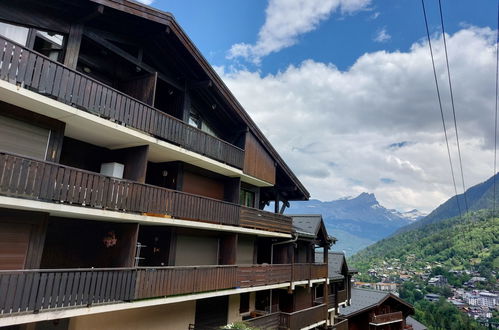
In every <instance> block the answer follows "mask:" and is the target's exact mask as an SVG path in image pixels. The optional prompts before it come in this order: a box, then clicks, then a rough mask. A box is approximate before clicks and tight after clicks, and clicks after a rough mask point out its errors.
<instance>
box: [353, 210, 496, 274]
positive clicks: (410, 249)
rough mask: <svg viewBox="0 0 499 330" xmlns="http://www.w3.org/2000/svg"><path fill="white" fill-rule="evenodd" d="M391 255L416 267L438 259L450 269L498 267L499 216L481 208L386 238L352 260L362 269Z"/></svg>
mask: <svg viewBox="0 0 499 330" xmlns="http://www.w3.org/2000/svg"><path fill="white" fill-rule="evenodd" d="M390 258H396V259H399V260H400V263H412V264H413V266H414V268H416V269H417V268H421V269H422V268H423V267H424V266H425V265H427V264H428V263H435V262H437V263H440V264H441V265H442V266H443V267H444V268H447V269H469V268H470V267H476V268H477V269H479V270H480V272H481V273H482V271H483V272H484V273H487V272H490V271H491V270H492V269H498V268H499V218H497V217H491V216H490V212H488V211H480V212H475V213H472V214H470V215H467V216H466V217H463V218H451V219H447V220H443V221H440V222H438V223H433V224H429V225H426V226H424V227H422V228H418V229H414V230H411V231H408V232H404V233H400V234H397V235H395V236H392V237H389V238H386V239H383V240H381V241H379V242H377V243H375V244H373V245H371V246H369V247H368V248H366V249H364V250H362V251H360V252H359V253H357V254H356V255H355V256H353V257H352V258H351V263H352V265H353V266H354V267H357V268H358V269H359V270H360V271H363V270H367V269H368V268H370V267H372V265H373V264H376V263H380V262H382V261H383V260H386V259H390Z"/></svg>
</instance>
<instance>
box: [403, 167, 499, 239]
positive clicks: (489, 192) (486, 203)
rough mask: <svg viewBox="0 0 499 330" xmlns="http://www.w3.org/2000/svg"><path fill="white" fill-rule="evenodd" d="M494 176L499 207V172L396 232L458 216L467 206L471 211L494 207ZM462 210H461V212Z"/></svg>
mask: <svg viewBox="0 0 499 330" xmlns="http://www.w3.org/2000/svg"><path fill="white" fill-rule="evenodd" d="M494 178H495V180H496V183H497V184H496V203H497V207H498V208H499V174H496V175H495V176H492V177H491V178H489V179H488V180H487V181H485V182H482V183H479V184H477V185H475V186H473V187H471V188H469V189H468V190H466V192H465V193H464V194H460V195H457V197H456V196H454V197H452V198H450V199H448V200H447V201H446V202H445V203H443V204H441V205H440V206H439V207H437V208H436V209H435V210H433V211H432V212H431V213H430V214H428V215H427V216H426V217H423V218H422V219H420V220H418V221H416V222H414V223H412V224H409V225H407V226H405V227H402V228H400V229H399V230H398V231H397V232H396V233H402V232H406V231H409V230H412V229H416V228H421V227H423V226H425V225H427V224H430V223H436V222H439V221H442V220H444V219H448V218H452V217H457V216H459V215H460V213H461V214H464V213H465V210H466V206H467V207H468V210H469V211H478V210H482V209H492V208H493V204H494ZM460 211H461V212H460Z"/></svg>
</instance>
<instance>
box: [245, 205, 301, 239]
mask: <svg viewBox="0 0 499 330" xmlns="http://www.w3.org/2000/svg"><path fill="white" fill-rule="evenodd" d="M240 219H241V220H240V221H241V226H244V227H247V228H255V229H264V228H265V229H264V230H273V231H280V232H286V233H290V232H292V229H293V228H292V227H293V223H292V220H291V218H290V217H287V216H285V215H282V214H277V213H271V212H265V211H262V210H259V209H254V208H250V207H241V213H240Z"/></svg>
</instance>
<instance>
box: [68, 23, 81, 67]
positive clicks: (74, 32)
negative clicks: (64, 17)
mask: <svg viewBox="0 0 499 330" xmlns="http://www.w3.org/2000/svg"><path fill="white" fill-rule="evenodd" d="M82 35H83V24H71V27H70V28H69V35H68V43H67V45H66V54H65V55H64V65H65V66H67V67H69V68H70V69H73V70H74V69H76V65H77V63H78V55H79V54H80V46H81V36H82Z"/></svg>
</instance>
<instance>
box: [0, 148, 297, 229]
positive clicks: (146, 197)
mask: <svg viewBox="0 0 499 330" xmlns="http://www.w3.org/2000/svg"><path fill="white" fill-rule="evenodd" d="M0 195H5V196H10V197H19V198H26V199H31V200H37V201H44V202H53V203H65V204H69V205H77V206H85V207H91V208H98V209H105V210H112V211H120V212H129V213H139V214H145V213H154V214H161V215H164V216H166V217H172V218H179V219H186V220H193V221H202V222H210V223H216V224H222V225H230V226H241V227H247V228H255V227H254V226H252V225H251V224H250V223H249V222H248V220H246V221H240V216H241V213H244V212H245V211H244V210H246V208H245V207H242V206H240V205H237V204H232V203H228V202H224V201H220V200H216V199H211V198H207V197H202V196H197V195H193V194H188V193H184V192H181V191H176V190H170V189H166V188H162V187H157V186H152V185H147V184H142V183H138V182H134V181H129V180H124V179H117V178H113V177H108V176H104V175H102V174H99V173H94V172H89V171H85V170H81V169H77V168H73V167H69V166H64V165H61V164H57V163H52V162H47V161H41V160H36V159H31V158H27V157H24V156H18V155H13V154H8V153H3V152H1V151H0ZM268 213H270V212H265V211H259V214H263V215H264V216H263V217H265V218H266V219H267V220H266V221H264V222H260V224H259V226H258V229H262V230H270V231H277V232H284V233H291V231H292V227H291V222H292V220H291V218H289V217H286V216H283V215H278V216H277V217H273V216H270V215H267V214H268ZM245 214H246V217H245V219H250V218H251V216H250V215H251V214H252V213H245ZM274 219H278V220H274ZM276 221H277V222H276ZM286 221H287V225H284V223H286ZM277 224H278V225H279V226H277Z"/></svg>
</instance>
